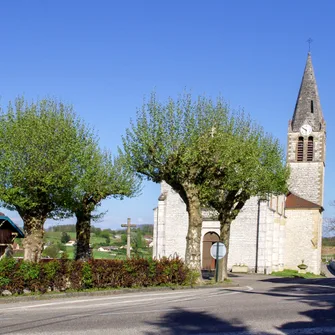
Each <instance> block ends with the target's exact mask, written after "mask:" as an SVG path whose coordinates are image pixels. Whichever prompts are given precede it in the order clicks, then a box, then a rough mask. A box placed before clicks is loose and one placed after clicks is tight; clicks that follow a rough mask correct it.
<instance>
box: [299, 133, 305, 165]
mask: <svg viewBox="0 0 335 335" xmlns="http://www.w3.org/2000/svg"><path fill="white" fill-rule="evenodd" d="M303 159H304V138H303V137H299V139H298V148H297V161H298V162H302V161H303Z"/></svg>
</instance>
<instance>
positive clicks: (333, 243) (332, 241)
mask: <svg viewBox="0 0 335 335" xmlns="http://www.w3.org/2000/svg"><path fill="white" fill-rule="evenodd" d="M322 245H323V246H324V247H335V236H333V237H323V238H322Z"/></svg>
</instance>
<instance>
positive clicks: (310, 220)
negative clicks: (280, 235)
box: [285, 209, 322, 274]
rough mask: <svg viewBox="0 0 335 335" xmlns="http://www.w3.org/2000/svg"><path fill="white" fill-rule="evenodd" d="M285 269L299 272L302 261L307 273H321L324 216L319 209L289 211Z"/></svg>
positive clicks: (287, 211)
mask: <svg viewBox="0 0 335 335" xmlns="http://www.w3.org/2000/svg"><path fill="white" fill-rule="evenodd" d="M286 213H287V222H286V241H285V268H287V269H293V270H298V268H297V266H298V265H299V264H301V262H302V260H303V261H304V263H305V264H306V265H308V268H307V271H308V272H313V273H315V274H319V273H320V266H321V243H322V240H321V239H322V214H320V212H319V210H318V209H287V210H286Z"/></svg>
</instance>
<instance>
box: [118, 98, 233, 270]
mask: <svg viewBox="0 0 335 335" xmlns="http://www.w3.org/2000/svg"><path fill="white" fill-rule="evenodd" d="M226 119H227V108H226V106H225V104H224V103H223V102H222V101H221V100H220V99H218V100H217V101H216V102H213V101H212V100H210V99H207V98H204V97H199V98H198V99H197V100H196V101H193V100H192V98H191V96H190V95H188V94H186V95H184V96H181V97H179V98H178V99H177V100H176V101H174V100H173V99H169V100H168V102H167V103H166V104H163V103H160V102H158V101H157V99H156V95H155V94H152V95H151V97H150V99H149V101H148V102H147V103H144V104H143V106H142V109H141V110H139V111H138V112H137V120H136V123H133V122H132V123H131V126H130V128H129V129H127V131H126V135H125V136H124V137H123V148H124V151H125V153H126V155H127V157H128V160H129V162H130V165H131V166H132V167H133V168H134V170H136V171H137V172H138V173H139V174H141V175H143V176H145V177H147V179H148V180H152V181H154V182H156V183H159V182H162V181H163V180H164V181H165V182H167V183H168V184H169V185H170V186H171V187H172V188H173V189H174V190H175V191H176V192H178V194H179V195H180V197H181V198H182V199H183V201H184V202H185V204H186V209H187V212H188V214H189V225H188V233H187V238H186V243H187V246H186V255H185V263H186V264H187V265H188V266H189V267H190V268H192V269H194V270H196V271H198V272H199V274H200V271H201V259H200V240H201V227H202V213H201V203H200V193H199V192H200V186H201V184H202V183H203V182H204V180H203V178H204V176H205V173H206V170H207V169H208V162H209V161H206V160H205V159H199V157H200V156H201V155H200V152H201V154H205V155H206V153H203V150H202V151H201V145H202V143H201V139H202V138H203V137H206V136H210V134H211V133H212V132H213V130H214V127H215V126H216V124H217V123H219V124H220V123H225V122H226ZM210 163H211V162H210Z"/></svg>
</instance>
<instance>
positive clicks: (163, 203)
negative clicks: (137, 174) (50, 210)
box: [153, 53, 326, 274]
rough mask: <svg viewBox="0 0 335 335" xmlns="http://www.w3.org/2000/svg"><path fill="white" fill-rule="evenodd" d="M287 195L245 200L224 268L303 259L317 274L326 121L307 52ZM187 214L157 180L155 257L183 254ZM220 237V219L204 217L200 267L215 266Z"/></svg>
mask: <svg viewBox="0 0 335 335" xmlns="http://www.w3.org/2000/svg"><path fill="white" fill-rule="evenodd" d="M287 135H288V137H287V141H288V145H287V164H288V165H289V166H290V169H291V176H290V180H289V191H290V192H289V193H288V194H287V195H280V196H269V198H268V199H267V200H266V201H265V200H261V199H259V198H258V197H253V198H251V199H249V200H248V201H247V202H246V204H245V206H244V207H243V209H242V210H241V212H240V213H239V215H238V216H237V218H236V219H235V220H234V221H233V223H232V225H231V236H230V250H229V256H228V269H231V268H232V266H233V265H239V264H244V265H247V266H248V269H249V271H251V272H257V273H271V272H272V271H280V270H283V269H295V270H297V269H298V268H297V265H299V264H301V263H302V261H303V262H304V263H305V264H306V265H307V266H308V268H307V271H309V272H313V273H315V274H319V273H320V266H321V238H322V211H323V207H322V206H323V190H324V173H325V152H326V124H325V121H324V119H323V115H322V110H321V104H320V98H319V94H318V89H317V85H316V80H315V76H314V70H313V66H312V59H311V55H310V53H309V54H308V57H307V62H306V66H305V71H304V74H303V78H302V82H301V86H300V90H299V93H298V98H297V102H296V105H295V109H294V113H293V117H292V120H290V121H289V125H288V131H287ZM187 228H188V214H187V212H186V206H185V204H184V202H183V200H182V199H181V198H180V197H179V195H178V194H177V193H176V192H174V191H173V190H172V188H171V187H170V186H169V185H168V184H166V183H164V182H163V183H162V184H161V195H160V196H159V199H158V206H157V208H155V209H154V240H153V256H154V257H157V258H160V257H163V256H167V257H169V256H171V255H175V254H178V255H179V256H180V257H182V258H183V257H185V249H186V234H187ZM218 240H219V222H218V221H213V219H206V217H205V215H204V218H203V225H202V238H201V258H202V268H203V269H214V268H215V261H214V259H212V257H211V256H210V247H211V245H212V244H213V243H214V242H216V241H218Z"/></svg>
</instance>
